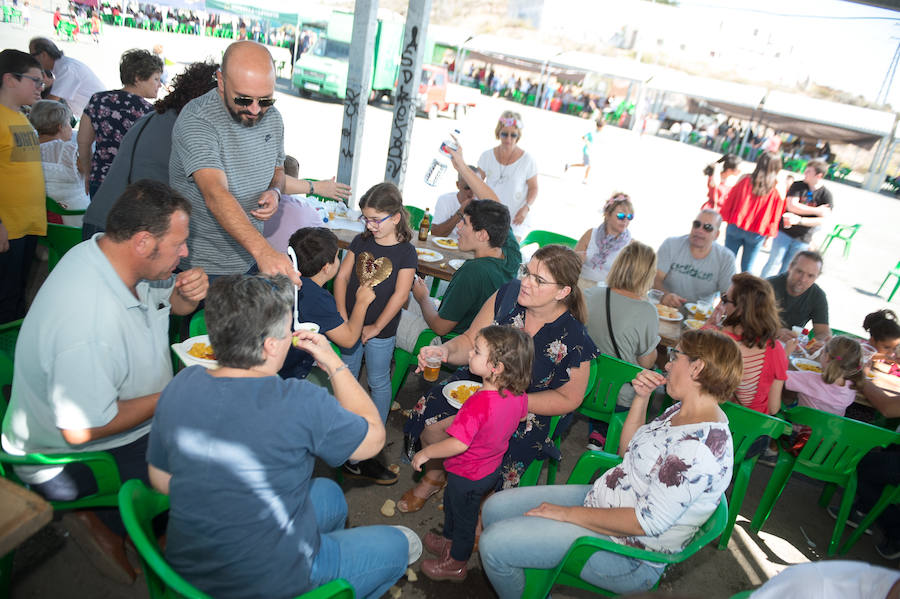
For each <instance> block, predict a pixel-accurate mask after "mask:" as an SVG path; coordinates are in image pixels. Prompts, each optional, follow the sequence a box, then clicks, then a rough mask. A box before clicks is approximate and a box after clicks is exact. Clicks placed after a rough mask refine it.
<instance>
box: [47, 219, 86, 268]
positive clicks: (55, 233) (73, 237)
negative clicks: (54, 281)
mask: <svg viewBox="0 0 900 599" xmlns="http://www.w3.org/2000/svg"><path fill="white" fill-rule="evenodd" d="M79 243H81V228H80V227H69V226H67V225H57V224H54V223H47V247H48V249H49V250H50V252H49V256H48V258H47V266H48V268H49V270H50V271H53V269H54V268H55V267H56V265H57V264H59V261H60V259H62V257H63V256H64V255H65V253H66V252H68V251H69V250H70V249H72V248H73V247H75V246H76V245H78V244H79Z"/></svg>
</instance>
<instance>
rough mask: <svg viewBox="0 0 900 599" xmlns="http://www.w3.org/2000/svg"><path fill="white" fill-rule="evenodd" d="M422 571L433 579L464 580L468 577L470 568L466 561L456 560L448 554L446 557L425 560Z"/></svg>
mask: <svg viewBox="0 0 900 599" xmlns="http://www.w3.org/2000/svg"><path fill="white" fill-rule="evenodd" d="M422 573H423V574H424V575H425V576H427V577H428V578H430V579H431V580H449V581H450V582H462V581H464V580H465V579H466V575H468V573H469V569H468V568H467V567H466V562H462V561H459V560H455V559H453V558H452V557H450V556H449V555H448V556H447V557H446V558H438V559H426V560H424V561H423V562H422Z"/></svg>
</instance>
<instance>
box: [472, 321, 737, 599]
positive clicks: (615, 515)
mask: <svg viewBox="0 0 900 599" xmlns="http://www.w3.org/2000/svg"><path fill="white" fill-rule="evenodd" d="M666 371H667V373H668V376H667V377H664V376H663V375H661V374H659V373H657V372H654V371H651V370H644V371H642V372H641V373H640V374H638V376H637V377H636V378H635V379H634V381H633V382H632V385H633V386H634V389H635V398H634V403H632V404H631V409H630V411H629V412H628V417H627V419H626V421H625V426H624V428H623V430H622V439H621V444H620V446H619V448H620V449H619V453H620V454H622V456H623V460H622V463H621V464H620V465H619V466H616V467H615V468H612V469H610V470H609V471H607V472H606V473H605V474H603V475H602V476H601V477H600V478H598V479H597V480H596V481H595V482H594V484H593V485H554V486H538V487H522V488H518V489H511V490H508V491H503V492H500V493H497V494H496V495H494V496H493V497H491V498H490V499H488V501H487V502H486V503H485V505H484V509H483V511H482V518H483V521H484V533H483V534H482V535H481V545H480V553H481V558H482V562H483V564H484V568H485V572H486V573H487V575H488V578H490V580H491V584H493V586H494V590H496V591H497V594H498V595H499V596H500V598H501V599H508V598H512V597H516V598H518V597H521V596H522V590H523V589H524V587H525V573H524V570H523V569H524V568H541V569H548V568H554V567H556V566H557V565H558V564H559V562H560V560H561V559H562V558H563V556H564V555H565V554H566V552H567V551H568V549H569V546H570V545H571V544H572V542H573V541H575V539H577V538H579V537H582V536H595V537H601V538H607V539H610V540H612V541H614V542H616V543H620V544H623V545H629V546H632V547H639V548H641V549H648V550H650V551H657V552H664V553H676V552H678V551H681V550H682V549H683V548H684V547H686V546H687V545H688V544H689V543H690V542H691V540H692V539H693V537H694V535H695V534H696V532H697V530H698V529H699V528H700V526H701V525H702V524H703V523H704V522H705V521H706V520H707V519H708V518H709V517H710V515H712V513H713V512H714V511H715V509H716V506H717V505H718V503H719V498H720V497H721V496H722V493H723V492H724V491H725V489H727V488H728V484H729V483H730V482H731V470H732V461H733V459H734V455H733V448H732V444H731V433H730V432H729V429H728V419H727V418H726V417H725V414H724V413H723V412H722V410H720V409H719V405H718V404H719V403H720V402H723V401H726V400H727V399H728V398H729V397H731V395H732V394H733V393H734V390H735V388H736V387H737V385H738V383H739V382H740V380H741V371H742V361H741V352H740V350H739V349H738V347H737V344H736V343H735V342H734V341H732V340H731V339H729V338H728V337H726V336H725V335H723V334H721V333H718V332H715V331H688V332H686V333H685V334H684V335H683V336H682V337H681V341H680V343H679V346H678V347H676V348H674V349H672V350H671V351H670V354H669V363H668V364H667V365H666ZM662 384H665V385H666V391H667V392H668V393H669V395H670V396H672V397H673V398H675V399H676V400H678V401H679V403H676V404H675V405H674V406H672V407H671V408H669V409H668V410H667V411H666V412H665V413H664V414H663V415H661V416H660V417H659V418H657V419H656V420H654V421H653V422H651V423H649V424H644V414H646V411H647V403H648V402H649V400H650V394H651V393H652V392H653V390H654V389H655V388H656V387H658V386H659V385H662ZM664 568H665V564H657V563H653V562H648V561H644V560H640V559H635V558H631V557H627V556H624V555H620V554H617V553H611V552H608V551H598V552H596V553H595V554H594V555H593V556H591V558H590V559H589V560H588V561H587V563H586V564H585V567H584V569H583V570H582V572H581V578H582V579H583V580H585V581H587V582H589V583H591V584H594V585H597V586H600V587H602V588H604V589H607V590H610V591H613V592H615V593H630V592H634V591H643V590H647V589H650V588H652V587H653V585H654V584H656V581H657V580H659V577H660V576H661V575H662V572H663V570H664Z"/></svg>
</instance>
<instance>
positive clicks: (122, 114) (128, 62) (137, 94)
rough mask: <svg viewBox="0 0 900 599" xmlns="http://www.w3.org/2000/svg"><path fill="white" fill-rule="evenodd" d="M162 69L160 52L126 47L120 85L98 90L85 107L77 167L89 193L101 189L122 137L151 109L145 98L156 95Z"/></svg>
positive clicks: (92, 193) (79, 128) (121, 63)
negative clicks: (120, 86) (111, 88)
mask: <svg viewBox="0 0 900 599" xmlns="http://www.w3.org/2000/svg"><path fill="white" fill-rule="evenodd" d="M162 71H163V63H162V60H160V58H159V56H156V55H155V54H152V53H150V52H148V51H146V50H128V51H126V52H125V53H124V54H122V59H121V61H119V77H120V78H121V80H122V85H123V87H122V89H114V90H111V91H105V92H97V93H96V94H94V95H93V96H91V99H90V101H89V102H88V103H87V106H85V107H84V114H83V115H81V121H80V123H79V125H78V170H80V171H81V173H82V175H83V176H84V180H85V183H86V185H87V188H88V189H87V191H88V193H90V195H91V197H94V194H95V193H96V192H97V190H98V189H100V184H101V183H103V179H104V178H105V177H106V173H107V171H109V167H110V165H111V164H112V161H113V159H114V158H115V157H116V153H117V152H118V150H119V144H120V143H121V142H122V138H123V137H125V134H126V133H128V130H129V129H131V126H132V125H134V123H135V122H136V121H137V120H138V119H139V118H141V117H142V116H144V115H145V114H147V113H148V112H150V111H151V110H152V109H153V106H152V105H151V104H150V102H148V101H147V100H146V99H145V98H149V99H151V100H154V99H156V94H157V92H158V91H159V86H160V82H159V78H160V76H161V75H162ZM92 144H93V146H94V148H93V150H91V145H92Z"/></svg>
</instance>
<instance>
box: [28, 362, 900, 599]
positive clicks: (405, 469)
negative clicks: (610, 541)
mask: <svg viewBox="0 0 900 599" xmlns="http://www.w3.org/2000/svg"><path fill="white" fill-rule="evenodd" d="M423 384H424V382H423V381H422V379H421V376H420V375H415V374H412V373H410V375H409V377H408V379H407V382H406V384H405V386H404V387H403V388H402V389H401V390H400V393H399V394H398V401H399V402H400V403H401V405H402V406H403V407H404V408H405V409H408V408H411V407H412V406H413V405H414V404H415V402H416V400H417V399H418V397H419V395H420V394H421V392H422V390H423ZM403 421H404V417H403V415H402V413H401V412H400V411H395V412H392V413H391V416H390V418H389V419H388V445H387V447H386V448H385V450H384V456H385V457H386V459H387V461H388V462H391V463H396V464H399V465H400V481H399V482H398V483H397V484H396V485H393V486H389V487H381V486H377V485H364V484H361V483H359V482H356V481H350V480H347V481H345V483H344V489H345V490H346V497H347V502H348V504H349V508H350V509H349V525H350V526H360V525H364V524H402V525H405V526H408V527H410V528H411V529H413V530H414V531H416V532H417V533H418V534H419V536H420V537H421V536H424V535H425V533H426V532H428V531H429V530H431V529H440V527H441V526H442V525H443V512H442V511H441V510H440V509H439V508H438V505H439V503H440V495H438V496H437V497H435V498H433V499H432V500H430V501H429V502H428V503H427V504H426V505H425V507H424V508H423V509H422V510H421V511H419V512H417V513H414V514H401V513H399V512H398V513H397V515H395V516H394V517H392V518H387V517H385V516H383V515H382V514H381V512H380V508H381V506H382V504H383V503H384V501H385V500H386V499H393V500H394V501H397V500H398V499H399V498H400V496H401V495H402V494H403V492H404V490H406V489H407V488H408V487H409V486H411V485H412V473H413V471H412V468H411V467H410V466H409V465H408V464H405V463H403V462H402V461H401V455H402V450H403V440H402V434H401V431H402V426H403ZM586 439H587V422H586V421H585V420H583V419H582V420H577V421H576V422H575V424H574V425H573V426H572V428H571V430H570V431H569V433H568V435H567V436H566V437H565V439H564V441H563V445H562V450H563V461H562V463H561V467H560V473H559V477H558V480H559V481H565V480H566V478H567V477H568V475H569V473H570V472H571V470H572V468H573V466H574V464H575V461H576V460H577V459H578V456H579V455H581V453H582V452H583V451H584V450H585V443H586ZM771 472H772V470H771V468H768V467H766V466H763V465H757V467H756V468H755V470H754V473H753V477H752V479H751V483H750V487H749V489H748V491H747V497H746V499H745V500H744V505H743V507H742V509H741V515H740V516H739V518H738V524H737V525H736V526H735V530H734V533H733V534H732V537H731V540H730V541H729V544H728V548H727V549H726V550H724V551H718V550H717V549H716V548H715V546H708V547H706V548H704V549H703V550H702V551H700V552H699V553H698V554H697V555H695V556H694V557H692V558H691V559H690V560H688V561H687V562H685V563H682V564H678V565H675V566H672V567H670V568H669V569H668V570H667V571H666V573H665V575H664V577H663V581H662V583H661V585H660V589H662V590H663V591H667V592H671V593H677V594H678V595H679V596H686V597H703V599H723V598H726V597H730V596H731V595H733V594H734V593H736V592H738V591H741V590H746V589H750V588H754V587H756V586H759V585H760V584H762V583H763V582H765V581H766V580H768V579H769V578H770V577H771V576H774V575H775V574H777V573H778V572H780V571H781V570H782V569H784V568H785V567H787V566H789V565H791V564H797V563H804V562H807V561H815V560H820V559H825V558H826V552H825V549H826V547H827V545H828V539H829V538H830V537H831V531H832V527H833V524H834V521H833V520H832V519H831V518H830V517H829V516H828V514H827V513H826V511H825V509H824V508H820V507H819V506H818V503H817V501H818V495H819V491H820V490H821V488H822V485H821V484H820V483H818V482H817V481H812V480H810V479H807V478H805V477H802V476H798V475H795V476H794V477H792V478H791V480H790V482H789V483H788V486H787V488H786V489H785V491H784V493H783V494H782V496H781V498H780V500H779V501H778V503H777V504H776V506H775V508H774V510H773V511H772V515H771V517H770V518H769V521H768V522H767V523H766V526H765V528H763V531H762V533H761V534H760V535H759V536H757V535H753V534H750V533H749V531H748V525H749V520H750V519H751V518H752V516H753V513H754V511H755V510H756V506H757V504H758V501H759V497H760V495H761V493H762V490H763V488H764V487H765V484H766V483H767V482H768V478H769V475H770V474H771ZM316 475H317V476H329V477H331V476H333V472H332V471H331V469H330V468H327V467H324V466H322V465H320V467H318V468H317V472H316ZM804 533H805V535H806V537H808V539H809V541H807V539H806V538H805V537H804ZM848 534H849V533H848ZM875 534H876V536H875V537H869V536H863V538H862V539H860V541H859V542H858V543H857V544H856V545H855V546H854V547H853V548H852V549H851V550H850V552H849V553H848V554H847V556H845V557H844V559H853V560H861V561H865V562H869V563H872V564H875V565H880V566H887V567H897V566H898V564H896V563H890V562H888V561H886V560H884V559H882V558H881V556H880V555H878V553H877V552H876V551H875V548H874V544H873V541H877V540H879V539H880V537H879V536H878V535H879V533H878V532H877V531H876V533H875ZM832 559H833V558H832ZM420 561H421V560H420ZM412 569H413V570H414V571H415V572H416V574H417V576H418V580H417V581H416V582H410V581H408V580H405V579H404V580H401V581H400V582H398V585H397V586H398V587H399V588H400V590H401V591H402V597H403V598H405V599H419V598H451V597H453V598H455V597H459V596H461V594H463V593H464V594H465V595H466V596H467V598H468V599H481V598H482V597H484V598H491V597H495V595H494V592H493V590H492V589H491V586H490V584H489V583H488V580H487V578H486V577H485V576H484V574H483V572H482V570H481V564H480V560H479V557H478V554H477V553H476V554H475V555H473V556H472V559H471V561H470V562H469V569H470V571H469V577H468V578H467V579H466V581H465V582H464V583H462V584H453V583H449V582H444V583H438V582H432V581H431V580H429V579H427V578H425V577H424V576H423V575H422V574H421V571H420V569H419V563H418V562H417V563H416V564H413V566H412ZM147 596H148V593H147V587H146V583H145V582H144V580H143V577H141V578H139V579H138V580H137V582H135V583H134V584H133V585H131V586H126V585H121V584H118V583H115V582H112V581H110V580H108V579H106V578H104V577H102V576H101V575H100V574H99V573H98V572H97V571H96V570H95V569H94V567H93V566H92V565H91V563H90V562H88V561H87V558H86V557H85V555H84V553H83V552H82V551H81V549H80V548H79V547H78V546H77V545H76V544H75V543H74V542H73V541H72V540H71V539H70V538H69V537H68V535H67V532H66V530H65V528H64V527H63V526H62V524H61V523H60V522H59V520H58V517H57V519H56V520H55V521H54V522H51V523H50V524H49V525H47V527H45V528H44V529H43V530H42V531H41V532H40V533H39V534H38V535H36V536H35V537H33V538H32V539H31V540H29V541H28V542H27V543H26V544H25V545H23V546H22V548H21V549H20V550H19V551H18V552H17V554H16V560H15V566H14V571H13V587H12V598H13V599H26V598H36V597H42V598H43V597H48V598H49V597H53V598H54V599H69V598H71V599H82V598H87V597H90V598H94V599H125V598H143V597H147ZM588 596H591V595H590V594H589V593H587V592H583V591H579V590H577V589H571V588H565V587H557V588H556V589H554V591H553V597H554V598H557V599H558V598H568V597H573V598H574V597H588Z"/></svg>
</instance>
